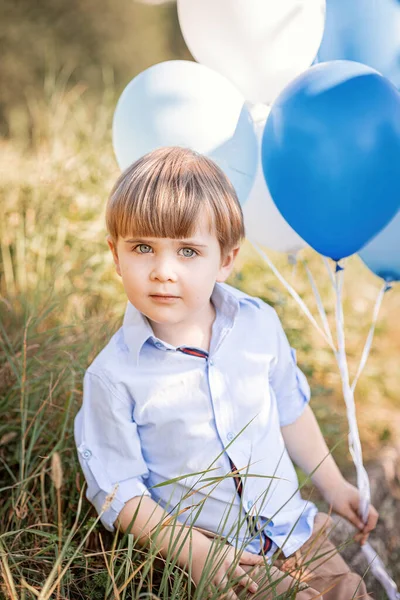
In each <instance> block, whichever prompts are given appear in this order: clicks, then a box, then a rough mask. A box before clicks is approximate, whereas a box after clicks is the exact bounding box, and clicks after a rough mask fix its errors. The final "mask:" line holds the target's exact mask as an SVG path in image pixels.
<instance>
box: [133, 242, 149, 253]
mask: <svg viewBox="0 0 400 600" xmlns="http://www.w3.org/2000/svg"><path fill="white" fill-rule="evenodd" d="M135 250H136V252H138V253H139V254H148V253H149V252H151V246H149V245H148V244H138V245H137V246H136V247H135Z"/></svg>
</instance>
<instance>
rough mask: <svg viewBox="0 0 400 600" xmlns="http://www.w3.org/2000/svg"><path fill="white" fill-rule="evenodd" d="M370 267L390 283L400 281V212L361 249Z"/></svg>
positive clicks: (362, 255)
mask: <svg viewBox="0 0 400 600" xmlns="http://www.w3.org/2000/svg"><path fill="white" fill-rule="evenodd" d="M360 256H361V258H362V259H363V261H364V262H365V264H366V265H367V267H368V268H369V269H371V271H372V272H373V273H375V275H378V277H382V279H384V280H385V281H387V282H388V283H390V282H392V281H400V212H398V213H397V215H396V216H395V217H394V219H392V220H391V221H390V223H389V225H387V226H386V227H385V229H383V230H382V231H381V232H380V233H378V235H377V236H376V237H374V238H373V240H372V241H371V242H369V244H367V245H366V246H365V247H364V248H363V249H362V250H361V251H360Z"/></svg>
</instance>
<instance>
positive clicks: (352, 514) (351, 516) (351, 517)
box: [342, 506, 365, 531]
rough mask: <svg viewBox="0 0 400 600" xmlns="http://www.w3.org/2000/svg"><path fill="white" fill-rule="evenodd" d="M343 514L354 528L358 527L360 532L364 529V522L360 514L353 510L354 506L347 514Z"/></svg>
mask: <svg viewBox="0 0 400 600" xmlns="http://www.w3.org/2000/svg"><path fill="white" fill-rule="evenodd" d="M342 514H343V516H344V517H346V519H347V520H348V521H350V523H351V524H352V525H354V527H357V529H359V530H360V531H362V530H363V529H364V527H365V525H364V523H363V522H362V520H361V519H360V517H359V516H358V513H357V512H356V511H355V510H354V509H353V507H352V506H350V507H349V508H348V510H346V512H343V513H342Z"/></svg>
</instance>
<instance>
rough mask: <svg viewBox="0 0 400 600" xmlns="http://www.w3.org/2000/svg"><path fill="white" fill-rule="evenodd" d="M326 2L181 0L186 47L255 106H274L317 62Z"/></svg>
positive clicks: (291, 0) (179, 3)
mask: <svg viewBox="0 0 400 600" xmlns="http://www.w3.org/2000/svg"><path fill="white" fill-rule="evenodd" d="M325 10H326V5H325V0H279V1H277V0H178V16H179V23H180V26H181V29H182V34H183V37H184V39H185V41H186V44H187V46H188V48H189V50H190V52H191V53H192V55H193V56H194V58H195V59H196V60H197V61H199V62H200V63H202V64H204V65H207V66H209V67H211V68H212V69H215V70H216V71H218V72H219V73H221V74H222V75H225V76H226V77H228V78H229V79H230V80H231V81H232V82H233V83H234V84H235V85H236V87H237V88H238V89H239V90H240V91H241V92H242V94H243V95H244V97H245V98H246V99H247V100H249V101H251V102H253V103H257V102H264V103H266V104H270V103H271V102H272V101H273V100H274V99H275V98H276V96H277V95H278V94H279V93H280V92H281V90H282V89H283V88H284V87H285V86H286V85H287V84H288V83H289V82H290V81H291V80H292V79H294V77H296V76H297V75H299V74H300V73H301V72H302V71H304V70H305V69H306V68H307V67H309V66H310V65H311V64H312V62H313V60H314V59H315V57H316V55H317V52H318V49H319V46H320V44H321V40H322V35H323V32H324V26H325Z"/></svg>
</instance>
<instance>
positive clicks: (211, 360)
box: [208, 358, 214, 366]
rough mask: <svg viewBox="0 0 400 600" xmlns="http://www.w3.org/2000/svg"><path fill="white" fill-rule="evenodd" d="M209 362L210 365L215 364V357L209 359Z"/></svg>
mask: <svg viewBox="0 0 400 600" xmlns="http://www.w3.org/2000/svg"><path fill="white" fill-rule="evenodd" d="M208 363H209V365H211V366H213V364H214V361H213V359H212V358H211V359H210V360H209V361H208Z"/></svg>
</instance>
